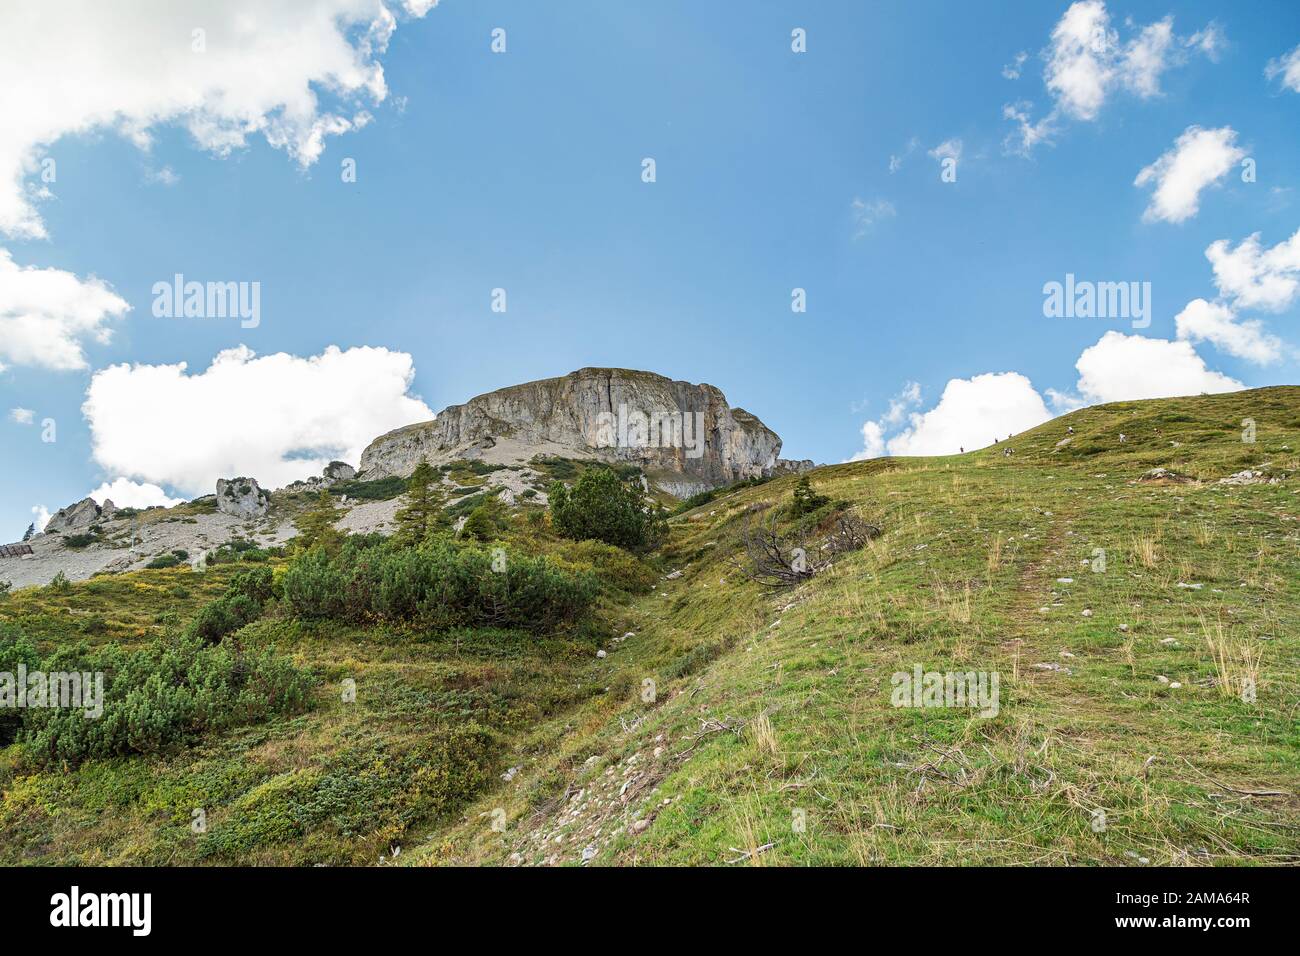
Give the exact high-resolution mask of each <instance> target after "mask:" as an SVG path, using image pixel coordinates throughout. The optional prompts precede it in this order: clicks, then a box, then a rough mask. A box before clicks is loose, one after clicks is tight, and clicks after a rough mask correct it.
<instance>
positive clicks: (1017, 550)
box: [406, 388, 1300, 865]
mask: <svg viewBox="0 0 1300 956" xmlns="http://www.w3.org/2000/svg"><path fill="white" fill-rule="evenodd" d="M1245 417H1251V418H1254V419H1255V420H1256V422H1257V429H1258V432H1257V442H1256V443H1255V444H1253V445H1246V444H1243V443H1242V442H1241V437H1240V433H1241V426H1240V421H1241V419H1242V418H1245ZM1067 425H1073V427H1074V428H1075V432H1076V435H1075V437H1074V438H1073V439H1072V440H1071V441H1070V442H1069V443H1068V444H1067V445H1066V446H1064V447H1063V448H1061V449H1059V450H1058V449H1057V447H1056V446H1057V442H1058V441H1060V440H1062V439H1063V438H1065V437H1066V433H1065V432H1066V427H1067ZM1121 431H1122V432H1124V433H1125V434H1126V436H1127V437H1128V440H1127V441H1126V443H1124V444H1123V445H1121V444H1120V443H1119V441H1118V435H1119V433H1120V432H1121ZM1175 442H1178V443H1180V444H1178V445H1174V444H1173V443H1175ZM1010 444H1011V445H1012V447H1014V448H1015V450H1016V453H1015V455H1014V456H1013V457H1011V458H1006V457H1004V456H1003V447H1002V446H995V447H994V448H991V449H987V450H985V451H982V452H978V453H974V454H968V455H964V456H953V457H947V458H931V459H911V460H908V459H900V460H896V461H893V462H871V463H864V464H853V465H841V466H835V467H831V468H826V469H822V470H821V471H819V472H818V473H817V474H816V476H815V477H816V479H817V486H818V490H819V491H821V492H823V493H826V494H830V495H832V496H834V497H838V498H844V499H847V500H849V501H851V502H853V503H854V505H855V506H857V507H858V508H859V509H860V510H861V511H862V512H864V513H865V514H867V515H868V516H872V517H875V518H876V519H878V520H879V521H880V522H881V523H883V525H884V526H885V528H886V529H887V530H886V534H885V535H884V537H883V538H882V539H880V540H879V541H877V542H876V545H875V547H873V548H871V549H870V550H869V551H865V552H862V553H861V554H859V555H855V556H852V557H851V558H849V559H847V560H844V561H842V562H840V563H839V565H838V566H837V567H835V568H834V569H832V570H831V571H830V572H828V573H827V574H826V575H824V576H823V577H820V578H818V579H816V580H815V581H814V582H813V583H811V584H809V585H805V586H804V587H803V588H801V589H799V590H797V591H795V592H787V593H782V594H779V595H775V596H770V597H764V596H760V595H759V594H758V592H757V590H756V589H755V587H754V586H753V585H751V584H748V583H742V582H741V581H740V580H738V579H737V578H736V577H735V575H734V574H732V573H730V571H729V569H728V567H727V565H726V563H725V559H726V557H727V555H728V552H729V550H730V548H729V541H731V540H733V539H734V536H735V535H736V534H737V532H738V529H739V527H740V526H741V525H742V524H743V522H744V516H743V510H744V508H745V507H746V506H748V505H749V504H751V503H753V502H757V501H780V500H785V499H787V498H788V496H789V492H790V487H791V485H792V480H791V479H785V480H782V481H778V482H773V483H771V484H769V485H765V486H762V487H759V488H755V489H748V490H745V491H743V492H740V493H737V494H735V495H734V496H730V497H729V498H727V499H723V500H720V501H717V502H714V503H711V504H710V505H707V506H705V508H703V509H700V511H699V512H696V513H694V514H691V515H688V516H686V520H685V521H683V522H682V523H681V525H680V528H681V530H680V532H679V533H678V535H677V536H676V537H675V540H674V548H675V556H674V559H675V561H676V562H677V565H678V566H680V567H683V568H684V569H685V571H686V573H685V575H684V576H683V577H681V578H679V579H677V580H674V581H667V582H663V583H662V584H661V585H660V591H659V592H658V593H657V595H656V596H655V597H652V598H650V599H647V600H643V601H642V602H640V604H639V605H638V606H637V608H636V609H635V614H636V622H635V629H636V630H637V632H638V636H637V637H636V638H635V639H631V640H629V641H628V642H627V643H626V644H625V645H623V647H622V648H621V649H620V650H618V651H617V652H616V653H615V654H614V655H613V656H612V657H611V661H612V662H613V663H612V664H611V669H612V670H614V671H615V672H616V673H618V674H620V675H623V678H624V680H625V681H626V678H627V676H628V675H630V676H631V678H632V679H631V680H630V681H626V682H628V683H631V684H633V686H634V687H636V686H639V685H640V682H641V680H642V679H643V678H644V677H645V676H649V677H652V678H654V679H657V680H658V681H659V686H658V688H657V690H658V693H657V700H656V702H655V703H654V704H653V705H646V704H643V703H641V702H640V700H639V699H638V697H637V695H636V694H635V693H633V694H632V695H629V696H630V702H629V703H628V704H626V705H625V706H624V707H622V708H620V709H619V711H618V713H616V714H612V715H606V714H602V713H600V712H596V711H592V712H590V713H589V714H588V715H586V718H585V719H584V720H572V719H571V720H569V721H568V722H567V726H566V727H565V728H564V732H563V733H561V732H560V728H545V727H542V728H538V730H537V731H536V733H535V734H534V738H533V740H531V741H529V742H528V744H527V745H526V746H523V747H521V748H520V752H521V757H522V758H523V760H524V767H525V769H524V771H523V773H521V776H520V778H518V779H517V780H516V781H515V782H513V783H512V784H511V785H509V786H508V787H498V788H497V789H496V790H495V791H493V792H492V793H490V794H489V795H487V796H486V797H485V798H483V799H482V800H480V801H478V803H477V804H476V805H475V806H473V807H471V809H470V811H469V812H468V813H467V814H466V815H465V820H464V821H463V822H462V823H461V824H460V825H458V826H455V827H452V828H451V829H450V830H449V831H447V832H445V833H440V834H438V836H437V837H436V838H435V839H434V840H433V842H432V843H431V844H430V845H429V846H427V847H426V848H423V849H422V850H419V851H417V852H415V853H413V854H411V855H410V857H408V858H406V859H409V860H410V861H411V862H422V863H443V862H474V863H482V862H492V863H495V862H506V861H513V862H528V863H533V862H551V863H573V862H577V861H579V860H580V859H581V858H582V856H583V851H584V850H586V852H587V855H592V854H595V855H594V862H596V863H622V864H629V863H641V864H646V863H676V864H686V863H689V864H717V863H723V862H726V861H729V860H735V859H737V858H739V857H741V856H742V855H743V854H744V853H746V852H751V853H752V852H753V851H754V850H755V849H756V848H758V847H762V846H764V845H767V844H774V846H773V847H772V848H771V849H768V850H766V851H764V852H762V853H759V854H756V855H754V856H751V857H750V858H749V860H750V861H752V862H758V863H768V864H796V865H798V864H819V863H860V864H879V863H898V864H917V863H922V864H941V863H942V864H988V863H992V864H1001V863H1008V864H1009V863H1021V864H1023V863H1038V864H1046V863H1071V864H1077V863H1088V864H1106V863H1131V862H1134V859H1133V856H1130V855H1129V854H1132V855H1136V856H1137V857H1140V858H1143V859H1147V860H1149V861H1150V862H1151V863H1153V864H1160V863H1189V864H1197V863H1247V862H1254V863H1283V862H1289V863H1296V862H1298V861H1300V831H1298V829H1297V827H1298V825H1300V803H1298V801H1297V797H1296V790H1297V783H1298V782H1300V732H1298V731H1297V718H1298V717H1300V710H1298V706H1300V704H1298V702H1297V687H1300V666H1298V663H1297V661H1298V657H1300V627H1297V624H1298V623H1300V610H1297V608H1298V607H1300V602H1298V601H1297V598H1300V549H1298V548H1297V543H1298V540H1300V526H1298V525H1297V520H1300V502H1297V500H1296V491H1297V484H1296V481H1295V479H1294V478H1292V479H1291V480H1289V481H1287V482H1285V483H1283V484H1279V485H1251V486H1241V487H1233V486H1222V485H1217V484H1208V483H1207V484H1203V485H1197V486H1189V485H1149V484H1139V483H1136V481H1135V480H1136V479H1137V478H1138V477H1139V476H1140V475H1142V474H1143V473H1144V472H1145V471H1146V470H1147V469H1149V468H1153V467H1158V466H1164V467H1170V468H1174V469H1176V470H1179V471H1181V472H1184V473H1188V474H1192V475H1197V476H1200V477H1203V478H1206V479H1213V478H1218V477H1223V476H1225V475H1228V474H1231V473H1233V472H1236V471H1238V470H1240V469H1242V468H1245V467H1260V466H1264V467H1266V468H1268V469H1270V470H1272V471H1274V472H1279V473H1282V472H1289V473H1294V471H1295V470H1296V468H1297V464H1298V463H1300V458H1298V456H1297V453H1296V449H1298V448H1300V389H1297V388H1288V389H1266V390H1259V391H1253V392H1247V393H1239V394H1237V395H1229V396H1214V397H1201V398H1196V399H1182V400H1170V401H1158V402H1143V403H1125V404H1118V405H1110V406H1105V407H1100V408H1095V409H1088V410H1084V411H1080V412H1077V413H1075V414H1073V415H1071V416H1069V417H1068V418H1067V419H1063V420H1058V421H1056V422H1053V423H1050V424H1048V425H1045V426H1043V427H1041V428H1038V429H1035V430H1034V431H1032V432H1029V433H1027V434H1025V435H1021V436H1017V438H1016V439H1015V440H1013V441H1012V442H1011V443H1010ZM1096 548H1103V549H1105V551H1106V554H1107V563H1106V570H1105V572H1102V573H1094V572H1092V571H1091V569H1090V567H1091V566H1090V565H1087V566H1085V565H1084V564H1083V563H1082V562H1084V561H1090V560H1091V559H1092V558H1093V556H1094V549H1096ZM1059 578H1073V581H1072V582H1071V583H1068V584H1062V583H1058V579H1059ZM1180 582H1181V583H1184V584H1200V585H1202V587H1200V588H1199V589H1194V588H1179V587H1178V584H1179V583H1180ZM1043 608H1046V610H1045V611H1044V610H1042V609H1043ZM1085 609H1089V610H1091V611H1092V614H1091V615H1090V616H1084V614H1083V611H1084V610H1085ZM778 622H779V623H778ZM1120 625H1127V628H1128V629H1127V631H1124V630H1121V628H1120ZM1167 638H1174V640H1175V641H1176V642H1177V643H1174V644H1166V643H1162V640H1164V639H1167ZM669 641H672V642H675V643H677V645H678V646H679V647H681V648H689V647H691V646H696V647H699V648H702V649H703V650H702V652H701V659H702V660H703V659H707V658H708V657H710V656H712V655H713V654H714V653H717V651H718V650H719V649H720V648H725V650H724V651H723V653H722V654H721V656H719V657H718V659H717V660H716V661H715V662H713V663H712V664H711V665H709V666H704V667H701V668H700V669H698V670H696V671H694V672H693V673H690V674H687V675H685V676H682V677H679V678H676V679H670V680H664V678H665V677H666V676H667V672H666V671H665V668H664V665H663V660H664V657H665V655H664V653H663V649H662V647H663V645H664V643H665V642H669ZM1212 642H1213V643H1212ZM1215 646H1217V647H1220V648H1222V650H1221V651H1220V652H1217V654H1216V651H1215V649H1214V647H1215ZM1063 653H1065V654H1071V655H1073V656H1072V657H1064V656H1062V654H1063ZM1216 656H1221V657H1222V658H1223V661H1224V662H1223V663H1222V664H1221V665H1219V666H1216V664H1215V658H1216ZM1254 661H1258V664H1255V663H1252V662H1254ZM916 663H920V664H922V665H923V666H924V667H925V668H926V669H927V670H949V669H952V670H963V671H964V670H986V671H994V670H996V671H998V672H999V674H1000V675H1001V710H1000V713H999V714H998V716H997V717H995V718H992V719H980V718H977V717H973V716H972V715H971V714H970V713H968V712H965V711H955V710H943V709H938V710H936V709H924V710H904V709H895V708H893V707H891V706H890V697H889V692H890V683H889V678H890V675H891V674H892V673H893V672H895V671H898V670H911V668H912V666H913V665H914V664H916ZM1035 664H1060V665H1062V666H1065V667H1068V668H1069V669H1070V671H1071V673H1065V672H1063V671H1050V670H1040V669H1036V668H1035V667H1034V665H1035ZM671 670H672V668H671V667H670V668H668V671H671ZM1248 672H1254V674H1255V677H1256V680H1257V684H1258V690H1257V699H1256V700H1255V702H1254V703H1246V702H1244V701H1243V700H1241V699H1240V697H1239V696H1238V695H1237V693H1236V692H1235V691H1233V690H1232V689H1231V688H1229V687H1226V686H1225V685H1224V683H1222V682H1221V681H1220V678H1222V677H1224V675H1225V674H1226V676H1227V678H1228V679H1229V680H1239V678H1240V677H1241V676H1242V675H1243V674H1245V673H1248ZM1160 675H1164V676H1167V677H1168V678H1169V679H1170V681H1171V682H1178V683H1181V684H1182V687H1181V688H1178V689H1171V688H1170V687H1169V686H1168V685H1165V684H1161V683H1160V682H1158V681H1157V679H1156V678H1157V676H1160ZM592 757H595V758H596V759H595V760H591V759H590V758H592ZM1250 790H1256V791H1259V790H1280V791H1285V795H1283V796H1280V797H1278V796H1251V795H1247V794H1245V793H1242V792H1241V791H1250ZM498 806H499V807H500V808H501V809H503V810H505V812H506V817H507V819H508V820H509V824H508V827H507V829H506V831H505V832H504V833H496V832H493V831H492V830H491V829H490V827H488V826H487V824H486V822H485V821H486V820H487V819H490V817H487V816H481V815H482V814H490V813H491V811H492V809H493V808H495V807H498ZM1098 809H1100V810H1102V811H1104V813H1105V815H1106V826H1105V829H1104V830H1103V831H1102V832H1094V829H1093V826H1092V822H1093V820H1094V811H1095V810H1098ZM796 811H802V814H797V813H796ZM800 816H802V818H803V820H804V821H805V825H804V826H803V827H802V832H799V829H800V828H799V827H797V826H796V823H797V821H798V820H799V817H800ZM638 820H640V821H649V825H648V826H647V825H646V824H645V823H641V824H637V821H638Z"/></svg>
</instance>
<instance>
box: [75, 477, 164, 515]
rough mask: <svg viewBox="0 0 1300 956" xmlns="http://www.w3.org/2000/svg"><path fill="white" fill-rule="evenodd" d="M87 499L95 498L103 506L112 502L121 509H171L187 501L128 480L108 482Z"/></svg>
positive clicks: (144, 484)
mask: <svg viewBox="0 0 1300 956" xmlns="http://www.w3.org/2000/svg"><path fill="white" fill-rule="evenodd" d="M87 497H88V498H94V499H95V501H97V502H98V503H99V504H101V505H102V504H103V503H104V502H105V501H112V502H113V504H115V505H117V507H119V508H152V507H153V506H154V505H162V507H164V508H170V507H172V505H178V504H180V503H181V502H182V501H184V500H185V499H184V498H173V497H171V496H170V495H168V494H167V492H165V491H163V490H162V489H161V488H159V487H158V486H157V485H154V484H149V483H148V482H139V481H131V480H130V479H128V478H115V479H113V481H111V482H108V481H106V482H104V484H102V485H100V486H99V487H98V488H96V489H95V490H94V491H92V492H91V493H90V494H89V495H87Z"/></svg>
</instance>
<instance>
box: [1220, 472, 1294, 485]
mask: <svg viewBox="0 0 1300 956" xmlns="http://www.w3.org/2000/svg"><path fill="white" fill-rule="evenodd" d="M1281 481H1282V479H1281V478H1270V477H1269V476H1268V475H1266V474H1264V472H1262V471H1254V470H1252V469H1250V468H1247V469H1246V470H1245V471H1239V472H1237V473H1236V474H1235V475H1229V476H1228V477H1227V478H1220V479H1219V484H1221V485H1276V484H1279V483H1280V482H1281Z"/></svg>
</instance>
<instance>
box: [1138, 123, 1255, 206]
mask: <svg viewBox="0 0 1300 956" xmlns="http://www.w3.org/2000/svg"><path fill="white" fill-rule="evenodd" d="M1236 140H1237V132H1236V130H1234V129H1233V128H1232V127H1231V126H1224V127H1222V128H1220V129H1202V128H1201V127H1199V126H1189V127H1187V129H1186V130H1184V131H1183V134H1182V135H1181V136H1179V137H1178V139H1177V140H1175V141H1174V145H1173V147H1172V148H1171V149H1169V151H1168V152H1166V153H1165V154H1164V155H1162V156H1161V157H1160V158H1159V159H1157V160H1156V161H1155V162H1154V163H1152V164H1151V165H1150V166H1147V167H1146V168H1145V169H1143V170H1142V171H1141V172H1140V173H1138V175H1137V179H1135V180H1133V185H1134V186H1147V185H1150V184H1152V183H1154V184H1155V187H1156V188H1155V192H1154V193H1152V195H1151V203H1150V205H1148V206H1147V208H1146V212H1144V213H1143V214H1142V218H1143V220H1145V221H1147V222H1154V221H1156V220H1163V221H1165V222H1173V223H1179V222H1185V221H1187V220H1188V219H1190V218H1191V217H1192V216H1195V215H1196V212H1197V210H1198V209H1199V208H1200V197H1201V190H1203V189H1205V188H1206V187H1207V186H1209V185H1211V184H1213V183H1216V182H1217V181H1218V180H1220V179H1222V178H1223V177H1224V176H1226V175H1227V174H1228V171H1229V170H1230V169H1232V167H1234V166H1235V165H1236V164H1237V163H1239V162H1241V160H1242V159H1244V158H1245V156H1246V152H1245V150H1243V149H1241V148H1240V147H1238V146H1237V143H1236Z"/></svg>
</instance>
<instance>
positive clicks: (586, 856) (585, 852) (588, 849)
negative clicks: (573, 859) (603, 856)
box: [582, 846, 597, 863]
mask: <svg viewBox="0 0 1300 956" xmlns="http://www.w3.org/2000/svg"><path fill="white" fill-rule="evenodd" d="M596 852H597V850H596V847H595V846H585V847H583V848H582V862H583V863H586V862H588V861H589V860H594V859H595V858H596Z"/></svg>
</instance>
